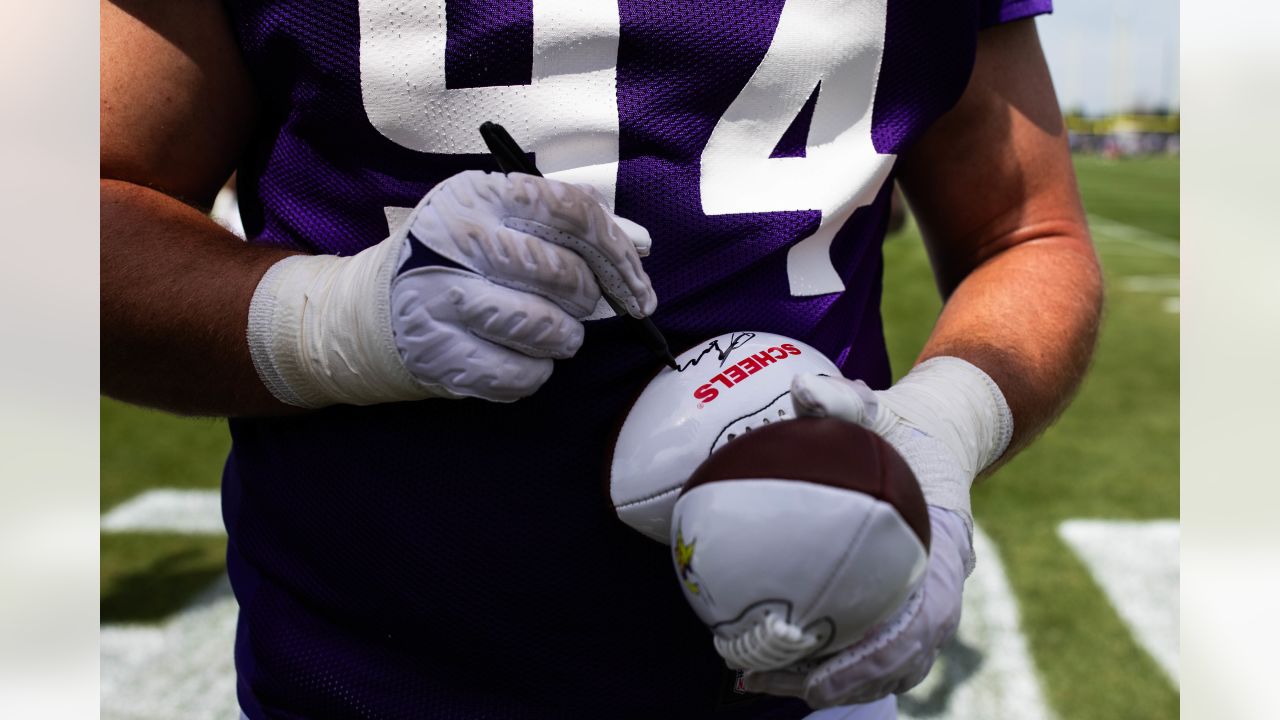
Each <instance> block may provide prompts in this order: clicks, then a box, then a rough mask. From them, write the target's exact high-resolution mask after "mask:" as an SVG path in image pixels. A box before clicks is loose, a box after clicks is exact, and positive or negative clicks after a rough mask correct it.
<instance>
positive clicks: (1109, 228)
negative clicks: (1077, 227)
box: [1089, 215, 1181, 258]
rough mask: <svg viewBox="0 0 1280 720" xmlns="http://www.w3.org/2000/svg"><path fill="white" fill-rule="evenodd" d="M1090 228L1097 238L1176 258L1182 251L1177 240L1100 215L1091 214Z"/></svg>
mask: <svg viewBox="0 0 1280 720" xmlns="http://www.w3.org/2000/svg"><path fill="white" fill-rule="evenodd" d="M1089 229H1090V230H1091V231H1092V232H1093V236H1094V238H1095V239H1096V240H1103V241H1106V240H1116V241H1120V242H1125V243H1129V244H1130V245H1133V246H1134V247H1139V248H1143V249H1145V250H1149V251H1151V252H1153V253H1157V254H1159V255H1167V256H1169V257H1175V258H1176V257H1178V256H1179V253H1180V252H1181V249H1180V246H1179V244H1178V241H1177V240H1174V239H1172V238H1167V237H1165V236H1163V235H1160V234H1157V233H1153V232H1151V231H1150V230H1144V229H1142V228H1140V227H1135V226H1133V225H1126V224H1125V223H1122V222H1116V221H1115V220H1110V219H1107V218H1104V217H1101V216H1099V215H1090V216H1089Z"/></svg>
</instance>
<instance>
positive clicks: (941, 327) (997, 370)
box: [919, 226, 1102, 459]
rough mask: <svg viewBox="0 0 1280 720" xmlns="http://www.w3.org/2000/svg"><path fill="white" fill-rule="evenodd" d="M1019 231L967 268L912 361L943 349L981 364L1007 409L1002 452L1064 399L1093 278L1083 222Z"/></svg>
mask: <svg viewBox="0 0 1280 720" xmlns="http://www.w3.org/2000/svg"><path fill="white" fill-rule="evenodd" d="M1054 229H1055V230H1059V231H1067V232H1063V233H1060V234H1046V235H1045V236H1043V237H1037V238H1035V239H1030V240H1025V241H1022V242H1019V243H1017V244H1015V245H1013V246H1012V247H1009V248H1008V249H1006V250H1003V251H1002V252H999V253H998V254H996V255H994V256H993V257H991V258H990V259H988V260H987V261H986V262H984V263H983V264H981V265H979V266H978V267H977V268H975V269H974V270H973V271H972V272H970V273H969V274H968V275H967V276H966V277H965V278H964V280H962V281H961V282H960V283H959V284H958V285H957V286H956V288H955V290H954V292H953V293H952V294H951V296H950V297H949V298H948V299H947V302H946V305H945V306H944V307H943V310H942V314H941V315H940V316H939V318H938V321H937V324H936V325H935V327H934V330H933V333H932V334H931V335H930V337H929V340H928V342H927V343H926V344H925V347H924V350H923V351H922V352H921V355H920V358H919V361H924V360H927V359H929V358H931V357H937V356H944V355H950V356H954V357H959V358H961V359H964V360H967V361H969V362H971V363H973V364H974V365H976V366H978V367H979V368H981V369H982V370H983V371H985V372H986V373H987V374H988V375H989V376H990V377H991V378H992V380H994V381H995V382H996V384H997V385H998V386H999V387H1000V390H1001V391H1002V392H1003V394H1004V396H1005V400H1006V401H1007V402H1008V404H1009V409H1010V411H1011V412H1012V414H1013V419H1014V423H1013V429H1014V432H1013V439H1012V441H1011V443H1010V445H1009V448H1008V450H1006V452H1005V453H1004V458H1005V459H1007V458H1010V457H1012V456H1013V454H1014V453H1016V452H1017V451H1018V450H1019V449H1021V448H1022V447H1025V446H1026V445H1027V444H1028V443H1029V442H1030V441H1031V440H1032V439H1033V438H1034V437H1035V436H1036V435H1037V434H1038V433H1040V432H1041V431H1042V430H1044V429H1045V428H1046V427H1048V425H1049V424H1050V423H1051V422H1052V421H1053V420H1054V419H1055V418H1056V417H1057V416H1058V414H1059V413H1060V412H1062V410H1063V409H1064V408H1065V407H1066V406H1067V403H1068V402H1069V401H1070V399H1071V397H1072V395H1073V393H1074V392H1075V390H1076V388H1077V387H1078V386H1079V385H1080V381H1081V379H1082V378H1083V377H1084V373H1085V370H1086V368H1087V367H1088V364H1089V360H1090V357H1091V356H1092V354H1093V347H1094V342H1095V339H1096V337H1097V333H1098V322H1099V316H1100V314H1101V307H1102V279H1101V273H1100V270H1099V267H1098V262H1097V258H1096V256H1095V255H1094V252H1093V249H1092V246H1091V245H1090V243H1089V241H1088V239H1087V235H1086V234H1085V233H1086V232H1087V231H1086V230H1085V229H1084V228H1083V227H1075V226H1066V227H1059V228H1054Z"/></svg>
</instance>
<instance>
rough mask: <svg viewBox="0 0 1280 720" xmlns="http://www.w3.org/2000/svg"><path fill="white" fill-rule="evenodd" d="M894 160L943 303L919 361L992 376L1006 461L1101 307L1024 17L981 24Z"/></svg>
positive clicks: (1069, 366)
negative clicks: (1004, 430) (941, 105)
mask: <svg viewBox="0 0 1280 720" xmlns="http://www.w3.org/2000/svg"><path fill="white" fill-rule="evenodd" d="M900 167H901V172H900V175H899V179H900V181H901V183H902V187H903V190H904V191H905V193H906V196H907V199H908V202H909V203H910V204H911V207H912V210H913V211H914V212H915V215H916V218H917V220H918V222H919V224H920V228H921V230H922V232H923V234H924V237H925V244H926V246H927V247H928V250H929V255H930V258H931V260H932V262H933V266H934V273H935V275H936V278H937V281H938V286H939V289H940V290H941V291H942V293H943V296H944V297H945V298H946V305H945V306H944V308H943V311H942V314H941V316H940V317H939V318H938V322H937V324H936V326H935V327H934V330H933V333H932V334H931V335H930V337H929V340H928V342H927V343H926V344H925V347H924V350H923V352H922V353H921V355H920V358H919V361H923V360H927V359H929V358H931V357H936V356H939V355H951V356H955V357H960V358H963V359H965V360H968V361H969V362H971V363H973V364H974V365H977V366H978V367H980V368H982V369H983V370H984V371H986V373H987V374H988V375H990V376H991V377H992V379H994V380H995V381H996V384H998V385H999V386H1000V388H1001V390H1002V391H1003V392H1004V395H1005V398H1006V400H1007V401H1008V403H1009V407H1010V410H1011V411H1012V413H1013V417H1014V436H1013V441H1012V443H1011V445H1010V447H1009V450H1008V451H1007V452H1006V453H1005V457H1006V458H1008V457H1012V455H1013V453H1014V452H1016V451H1017V450H1018V449H1019V448H1021V447H1023V446H1025V445H1026V444H1027V443H1028V442H1030V440H1031V439H1033V438H1034V437H1035V435H1036V434H1038V433H1039V432H1040V431H1041V430H1043V429H1044V428H1045V427H1047V426H1048V425H1049V423H1050V422H1052V421H1053V419H1054V418H1056V417H1057V415H1058V413H1060V412H1061V411H1062V409H1063V408H1064V407H1066V405H1067V402H1068V401H1069V400H1070V398H1071V395H1072V393H1073V392H1074V391H1075V389H1076V388H1077V387H1078V386H1079V384H1080V381H1081V379H1082V377H1083V376H1084V372H1085V369H1086V367H1087V366H1088V363H1089V359H1090V357H1091V356H1092V353H1093V346H1094V341H1095V339H1096V336H1097V328H1098V320H1099V315H1100V312H1101V305H1102V280H1101V272H1100V270H1099V267H1098V261H1097V256H1096V255H1095V253H1094V250H1093V244H1092V241H1091V240H1090V238H1089V231H1088V227H1087V225H1086V222H1085V216H1084V210H1083V208H1082V206H1081V203H1080V198H1079V193H1078V191H1077V188H1076V181H1075V173H1074V171H1073V169H1072V167H1071V158H1070V155H1069V152H1068V150H1067V140H1066V131H1065V129H1064V128H1063V125H1062V117H1061V113H1060V111H1059V108H1058V102H1057V98H1056V97H1055V96H1054V92H1053V85H1052V82H1051V80H1050V78H1049V72H1048V68H1047V66H1046V65H1045V62H1044V57H1043V54H1042V53H1041V50H1040V42H1039V38H1038V36H1037V35H1036V31H1035V25H1034V23H1033V22H1032V21H1030V20H1024V21H1019V22H1014V23H1010V24H1008V25H1002V26H999V27H994V28H991V29H988V30H985V31H983V33H982V34H981V35H980V40H979V45H978V52H977V58H976V62H975V66H974V71H973V76H972V79H971V80H970V83H969V87H968V88H967V89H966V91H965V93H964V95H963V97H962V98H961V99H960V101H959V103H957V105H956V107H954V108H953V109H952V110H951V111H950V112H949V113H948V114H947V115H945V116H943V117H942V118H941V119H940V120H939V121H938V122H937V123H936V124H935V125H934V126H933V127H932V128H930V130H929V131H928V132H927V133H926V135H925V136H924V137H923V138H921V140H920V142H919V143H917V145H916V146H915V147H914V148H913V149H912V150H911V151H910V152H909V153H908V154H907V155H905V156H904V157H903V158H902V160H901V166H900Z"/></svg>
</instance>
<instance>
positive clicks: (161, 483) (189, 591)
mask: <svg viewBox="0 0 1280 720" xmlns="http://www.w3.org/2000/svg"><path fill="white" fill-rule="evenodd" d="M100 412H101V421H102V422H101V428H102V429H101V437H102V442H101V447H102V450H101V453H102V454H101V468H102V480H101V482H102V510H103V512H106V511H107V510H109V509H110V508H112V507H114V506H115V505H118V504H119V503H121V502H124V501H125V500H128V499H129V498H131V497H133V496H135V495H137V494H139V493H141V492H142V491H144V490H147V489H150V488H156V487H166V488H217V487H218V483H219V482H220V480H221V477H222V462H223V460H225V459H226V457H227V449H228V448H230V447H231V438H230V436H229V435H228V434H227V424H226V422H225V421H222V420H210V419H197V418H178V417H174V416H172V415H167V414H164V413H160V412H156V411H153V410H144V409H142V408H138V407H135V406H132V405H126V404H124V403H120V402H116V401H114V400H109V399H107V398H103V399H102V403H101V410H100ZM226 547H227V541H226V539H225V538H219V537H199V536H188V535H162V534H161V535H157V534H138V535H134V534H123V535H119V534H104V535H103V536H102V568H101V575H100V578H101V596H100V597H101V600H100V603H99V609H100V611H101V615H102V621H103V622H125V621H144V620H158V619H160V618H163V617H165V616H166V615H169V614H170V613H172V612H174V611H176V610H178V609H180V608H181V607H182V606H184V605H186V604H187V603H188V602H190V600H191V599H192V598H193V597H194V596H195V595H197V594H199V592H200V591H201V590H203V589H205V588H206V587H208V585H209V583H210V582H212V580H213V579H214V578H216V577H217V576H218V575H219V574H220V573H222V571H223V568H224V565H225V559H224V558H225V555H226Z"/></svg>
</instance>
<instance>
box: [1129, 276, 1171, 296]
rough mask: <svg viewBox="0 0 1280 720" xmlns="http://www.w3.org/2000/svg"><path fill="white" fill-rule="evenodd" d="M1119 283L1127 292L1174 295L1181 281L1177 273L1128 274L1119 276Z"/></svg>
mask: <svg viewBox="0 0 1280 720" xmlns="http://www.w3.org/2000/svg"><path fill="white" fill-rule="evenodd" d="M1119 285H1120V289H1121V290H1126V291H1128V292H1136V293H1168V294H1174V295H1176V294H1177V293H1178V290H1179V289H1180V286H1181V282H1180V280H1179V278H1178V276H1177V275H1129V276H1126V277H1123V278H1120V282H1119Z"/></svg>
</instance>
